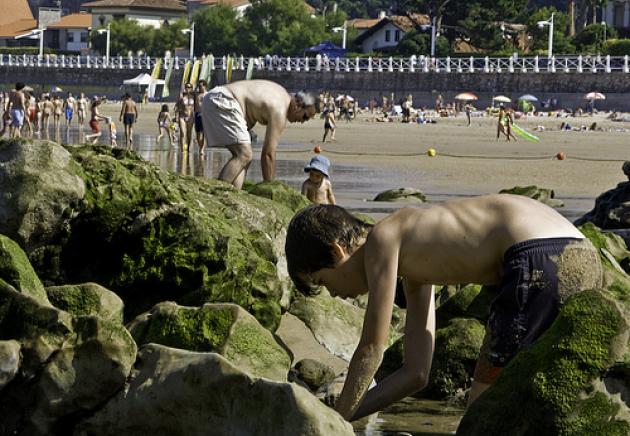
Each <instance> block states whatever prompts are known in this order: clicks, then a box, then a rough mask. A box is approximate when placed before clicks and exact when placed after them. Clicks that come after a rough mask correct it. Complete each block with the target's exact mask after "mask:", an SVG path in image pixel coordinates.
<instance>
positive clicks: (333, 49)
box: [304, 41, 348, 59]
mask: <svg viewBox="0 0 630 436" xmlns="http://www.w3.org/2000/svg"><path fill="white" fill-rule="evenodd" d="M347 51H348V50H346V49H345V48H341V47H339V46H338V45H335V44H333V43H332V42H330V41H324V42H320V43H319V44H317V45H314V46H313V47H309V48H307V49H306V50H304V56H308V55H317V54H320V55H322V56H324V55H326V56H328V57H329V58H331V59H332V58H340V57H343V56H345V54H346V52H347Z"/></svg>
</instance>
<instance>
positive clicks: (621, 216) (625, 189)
mask: <svg viewBox="0 0 630 436" xmlns="http://www.w3.org/2000/svg"><path fill="white" fill-rule="evenodd" d="M626 168H627V166H626ZM624 173H625V171H624ZM628 201H630V182H621V183H619V184H618V185H617V187H615V188H613V189H611V190H609V191H606V192H604V193H602V194H601V195H600V196H599V197H597V198H596V199H595V206H594V207H593V210H591V211H590V212H588V213H586V214H585V215H584V216H582V217H580V218H578V219H577V220H576V221H575V225H582V224H585V223H587V222H592V223H593V224H595V225H596V226H598V227H600V228H602V229H627V228H630V203H628Z"/></svg>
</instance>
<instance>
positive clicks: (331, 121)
mask: <svg viewBox="0 0 630 436" xmlns="http://www.w3.org/2000/svg"><path fill="white" fill-rule="evenodd" d="M335 127H336V125H335V111H334V109H332V110H329V109H324V137H323V138H322V142H326V137H327V136H328V133H330V140H331V141H336V139H335Z"/></svg>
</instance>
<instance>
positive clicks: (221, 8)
mask: <svg viewBox="0 0 630 436" xmlns="http://www.w3.org/2000/svg"><path fill="white" fill-rule="evenodd" d="M193 22H194V23H195V28H196V29H198V30H197V32H196V36H195V54H196V55H200V54H203V53H206V54H210V53H212V54H213V55H215V56H223V55H227V54H230V53H234V52H239V51H240V47H239V43H238V40H239V38H238V34H239V32H240V31H241V30H242V29H241V28H240V27H241V24H240V23H239V22H238V21H237V16H236V11H235V10H234V9H232V8H231V7H230V6H227V5H218V6H215V7H213V8H204V9H201V10H200V11H199V12H197V13H196V14H195V15H194V16H193Z"/></svg>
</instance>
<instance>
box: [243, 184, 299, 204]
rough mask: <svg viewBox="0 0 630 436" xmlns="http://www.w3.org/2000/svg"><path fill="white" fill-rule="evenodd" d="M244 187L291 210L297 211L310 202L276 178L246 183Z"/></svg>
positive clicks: (253, 193) (251, 192)
mask: <svg viewBox="0 0 630 436" xmlns="http://www.w3.org/2000/svg"><path fill="white" fill-rule="evenodd" d="M244 189H246V190H247V192H249V193H250V194H252V195H257V196H258V197H263V198H268V199H269V200H273V201H275V202H276V203H280V204H282V205H284V206H286V207H288V208H289V209H291V210H292V211H293V212H297V211H298V210H300V209H303V208H305V207H306V206H308V205H309V204H311V202H310V201H309V200H308V198H306V197H305V196H303V195H302V194H300V193H299V192H297V191H296V190H295V189H292V188H289V187H288V186H287V185H285V184H284V183H282V182H280V181H278V180H273V181H270V182H261V183H257V184H255V185H247V186H245V187H244Z"/></svg>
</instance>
